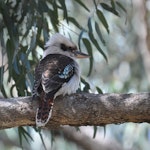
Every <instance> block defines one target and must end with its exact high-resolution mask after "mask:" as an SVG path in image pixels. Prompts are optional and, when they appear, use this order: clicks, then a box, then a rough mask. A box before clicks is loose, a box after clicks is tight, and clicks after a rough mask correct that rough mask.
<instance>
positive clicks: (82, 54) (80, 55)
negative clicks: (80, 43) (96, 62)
mask: <svg viewBox="0 0 150 150" xmlns="http://www.w3.org/2000/svg"><path fill="white" fill-rule="evenodd" d="M74 54H75V56H76V57H77V58H88V57H90V56H89V55H88V54H85V53H82V52H80V51H75V52H74Z"/></svg>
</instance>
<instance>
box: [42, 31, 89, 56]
mask: <svg viewBox="0 0 150 150" xmlns="http://www.w3.org/2000/svg"><path fill="white" fill-rule="evenodd" d="M45 49H46V50H45V51H44V53H43V58H44V57H45V56H47V55H49V54H61V55H66V56H68V57H71V58H87V57H89V55H87V54H84V53H82V52H80V51H78V48H77V46H76V45H75V44H74V43H73V42H72V41H71V40H69V39H68V38H66V37H64V36H63V35H61V34H59V33H56V34H54V35H53V36H52V37H51V38H50V40H49V41H48V42H47V43H46V44H45Z"/></svg>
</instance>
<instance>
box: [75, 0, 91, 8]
mask: <svg viewBox="0 0 150 150" xmlns="http://www.w3.org/2000/svg"><path fill="white" fill-rule="evenodd" d="M74 1H76V2H77V3H79V5H80V6H82V7H83V8H85V9H86V10H87V11H90V10H89V9H88V8H87V7H86V6H85V4H84V3H83V2H82V1H81V0H74Z"/></svg>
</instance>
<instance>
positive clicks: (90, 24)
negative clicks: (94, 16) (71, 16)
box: [88, 17, 93, 32]
mask: <svg viewBox="0 0 150 150" xmlns="http://www.w3.org/2000/svg"><path fill="white" fill-rule="evenodd" d="M88 28H89V31H90V32H93V29H92V21H91V17H90V18H89V19H88Z"/></svg>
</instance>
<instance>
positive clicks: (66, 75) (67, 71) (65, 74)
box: [59, 64, 74, 79]
mask: <svg viewBox="0 0 150 150" xmlns="http://www.w3.org/2000/svg"><path fill="white" fill-rule="evenodd" d="M73 73H74V67H73V66H72V65H71V64H69V65H67V66H66V67H65V68H64V70H63V72H61V74H59V77H60V78H61V79H67V78H69V77H70V76H72V75H73Z"/></svg>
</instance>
